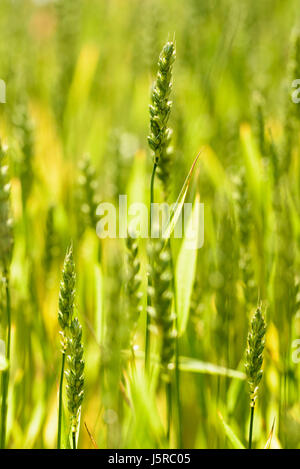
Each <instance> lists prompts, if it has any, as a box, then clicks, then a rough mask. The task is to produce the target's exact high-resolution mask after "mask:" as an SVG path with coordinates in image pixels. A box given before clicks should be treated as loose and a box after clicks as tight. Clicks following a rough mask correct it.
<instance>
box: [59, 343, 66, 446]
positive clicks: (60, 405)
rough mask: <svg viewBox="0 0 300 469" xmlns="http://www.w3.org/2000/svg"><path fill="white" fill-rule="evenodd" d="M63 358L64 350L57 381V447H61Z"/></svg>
mask: <svg viewBox="0 0 300 469" xmlns="http://www.w3.org/2000/svg"><path fill="white" fill-rule="evenodd" d="M65 360H66V354H65V352H62V360H61V371H60V381H59V397H58V427H57V428H58V430H57V449H60V448H61V425H62V394H63V382H64V373H65Z"/></svg>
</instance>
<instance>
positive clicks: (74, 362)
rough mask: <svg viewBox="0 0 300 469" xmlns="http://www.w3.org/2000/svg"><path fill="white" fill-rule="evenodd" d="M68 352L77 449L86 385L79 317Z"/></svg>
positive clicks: (70, 339)
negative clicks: (84, 387)
mask: <svg viewBox="0 0 300 469" xmlns="http://www.w3.org/2000/svg"><path fill="white" fill-rule="evenodd" d="M67 354H68V357H67V363H68V370H67V371H66V372H65V374H66V379H67V387H66V389H67V396H68V409H69V412H70V414H71V425H72V429H71V431H72V440H73V448H74V449H75V448H76V434H77V430H78V425H79V415H80V407H81V404H82V401H83V386H84V377H83V370H84V361H83V345H82V329H81V325H80V324H79V321H78V319H77V318H75V319H73V321H72V323H71V325H70V328H69V335H68V347H67Z"/></svg>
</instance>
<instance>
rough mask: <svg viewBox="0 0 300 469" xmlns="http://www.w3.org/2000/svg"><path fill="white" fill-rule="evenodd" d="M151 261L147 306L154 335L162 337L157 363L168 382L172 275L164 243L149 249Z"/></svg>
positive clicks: (172, 328) (172, 320)
mask: <svg viewBox="0 0 300 469" xmlns="http://www.w3.org/2000/svg"><path fill="white" fill-rule="evenodd" d="M149 255H150V259H151V265H150V272H149V273H150V278H151V283H152V284H151V286H149V294H150V296H151V306H149V307H148V313H149V314H150V316H151V318H152V321H153V326H154V332H156V334H157V335H159V336H160V338H161V356H160V363H161V368H162V378H163V379H164V380H165V381H170V369H171V367H172V362H173V360H174V355H175V339H176V330H175V319H176V317H175V315H174V314H173V313H172V301H173V290H172V281H173V276H172V275H173V274H172V269H171V253H170V248H169V245H167V246H165V243H164V240H162V239H156V240H155V241H153V243H152V245H150V246H149Z"/></svg>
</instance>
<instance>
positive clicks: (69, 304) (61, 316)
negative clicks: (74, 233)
mask: <svg viewBox="0 0 300 469" xmlns="http://www.w3.org/2000/svg"><path fill="white" fill-rule="evenodd" d="M75 282H76V274H75V264H74V257H73V247H72V245H71V246H70V247H69V249H68V251H67V253H66V257H65V261H64V266H63V272H62V281H61V283H60V290H59V312H58V321H59V324H60V327H61V329H62V331H61V332H62V334H63V335H65V333H66V332H67V328H68V327H70V325H71V322H72V319H73V314H74V301H75Z"/></svg>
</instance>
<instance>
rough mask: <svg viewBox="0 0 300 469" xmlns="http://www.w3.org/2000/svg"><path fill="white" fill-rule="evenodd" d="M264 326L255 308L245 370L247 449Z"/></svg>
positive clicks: (258, 377) (252, 418)
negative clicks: (247, 386)
mask: <svg viewBox="0 0 300 469" xmlns="http://www.w3.org/2000/svg"><path fill="white" fill-rule="evenodd" d="M265 334H266V324H265V320H264V317H263V315H262V312H261V309H260V308H257V309H256V311H255V313H254V315H253V317H252V320H251V323H250V330H249V333H248V340H247V351H246V362H245V369H246V374H247V379H248V384H249V389H250V407H251V413H250V427H249V449H251V447H252V431H253V421H254V408H255V402H256V399H257V394H258V389H259V383H260V381H261V378H262V374H263V371H262V364H263V351H264V347H265Z"/></svg>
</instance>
